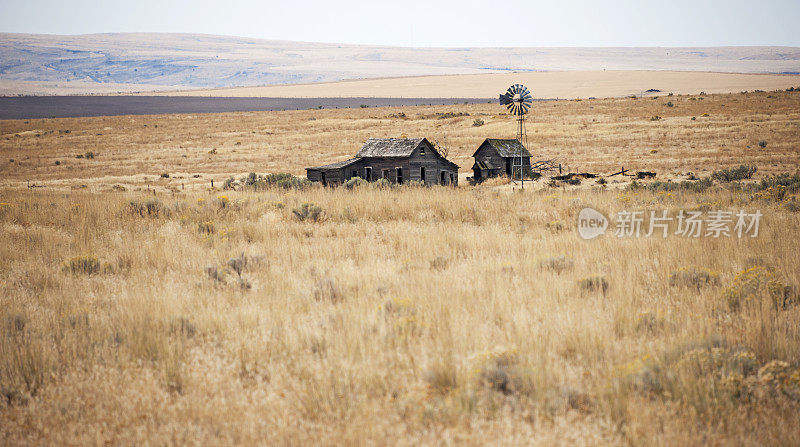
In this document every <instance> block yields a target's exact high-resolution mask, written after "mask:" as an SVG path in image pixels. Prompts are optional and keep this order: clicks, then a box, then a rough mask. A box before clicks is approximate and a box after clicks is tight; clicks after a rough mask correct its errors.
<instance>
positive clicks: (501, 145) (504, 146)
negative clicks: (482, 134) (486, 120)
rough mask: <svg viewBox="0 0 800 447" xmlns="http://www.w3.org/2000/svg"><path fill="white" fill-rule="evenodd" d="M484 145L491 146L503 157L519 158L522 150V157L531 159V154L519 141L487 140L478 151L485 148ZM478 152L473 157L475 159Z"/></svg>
mask: <svg viewBox="0 0 800 447" xmlns="http://www.w3.org/2000/svg"><path fill="white" fill-rule="evenodd" d="M484 144H489V145H490V146H491V147H492V148H493V149H494V150H496V151H497V153H498V154H499V155H500V156H501V157H519V150H520V149H522V156H523V157H530V156H531V153H530V152H528V150H527V149H525V146H523V145H522V143H520V142H519V140H517V139H500V138H487V139H486V140H485V141H484V142H483V143H481V145H480V146H478V150H480V148H482V147H483V145H484ZM477 153H478V151H475V153H474V154H472V156H473V157H474V156H475V155H476V154H477Z"/></svg>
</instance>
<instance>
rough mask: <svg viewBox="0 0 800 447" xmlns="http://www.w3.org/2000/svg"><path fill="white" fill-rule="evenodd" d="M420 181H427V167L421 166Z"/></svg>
mask: <svg viewBox="0 0 800 447" xmlns="http://www.w3.org/2000/svg"><path fill="white" fill-rule="evenodd" d="M419 181H421V182H422V183H425V168H419Z"/></svg>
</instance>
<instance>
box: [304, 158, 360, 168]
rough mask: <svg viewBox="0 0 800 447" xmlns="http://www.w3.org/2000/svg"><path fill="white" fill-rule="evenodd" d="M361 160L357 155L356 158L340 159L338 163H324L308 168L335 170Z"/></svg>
mask: <svg viewBox="0 0 800 447" xmlns="http://www.w3.org/2000/svg"><path fill="white" fill-rule="evenodd" d="M359 160H361V158H360V157H355V158H351V159H349V160H345V161H338V162H336V163H331V164H329V165H322V166H315V167H313V168H306V170H309V169H312V170H317V171H330V170H333V169H341V168H346V167H348V166H350V165H351V164H353V163H355V162H357V161H359Z"/></svg>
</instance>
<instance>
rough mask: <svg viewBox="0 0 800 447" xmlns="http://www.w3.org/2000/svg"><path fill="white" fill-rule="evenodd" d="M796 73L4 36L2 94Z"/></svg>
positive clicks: (749, 66)
mask: <svg viewBox="0 0 800 447" xmlns="http://www.w3.org/2000/svg"><path fill="white" fill-rule="evenodd" d="M602 70H648V71H653V70H655V71H709V72H732V73H797V72H800V48H794V47H715V48H403V47H381V46H364V45H344V44H342V45H339V44H326V43H304V42H287V41H269V40H259V39H249V38H239V37H226V36H212V35H196V34H151V33H120V34H92V35H78V36H58V35H34V34H9V33H0V94H4V95H17V94H84V93H116V92H135V91H164V90H184V89H208V88H222V87H250V86H260V85H272V84H305V83H318V82H331V81H340V80H349V79H364V78H384V77H409V76H430V75H453V74H491V73H507V72H511V71H513V72H547V71H602Z"/></svg>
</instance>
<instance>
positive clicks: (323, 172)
mask: <svg viewBox="0 0 800 447" xmlns="http://www.w3.org/2000/svg"><path fill="white" fill-rule="evenodd" d="M321 175H322V186H328V182H326V181H325V171H322V173H321Z"/></svg>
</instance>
